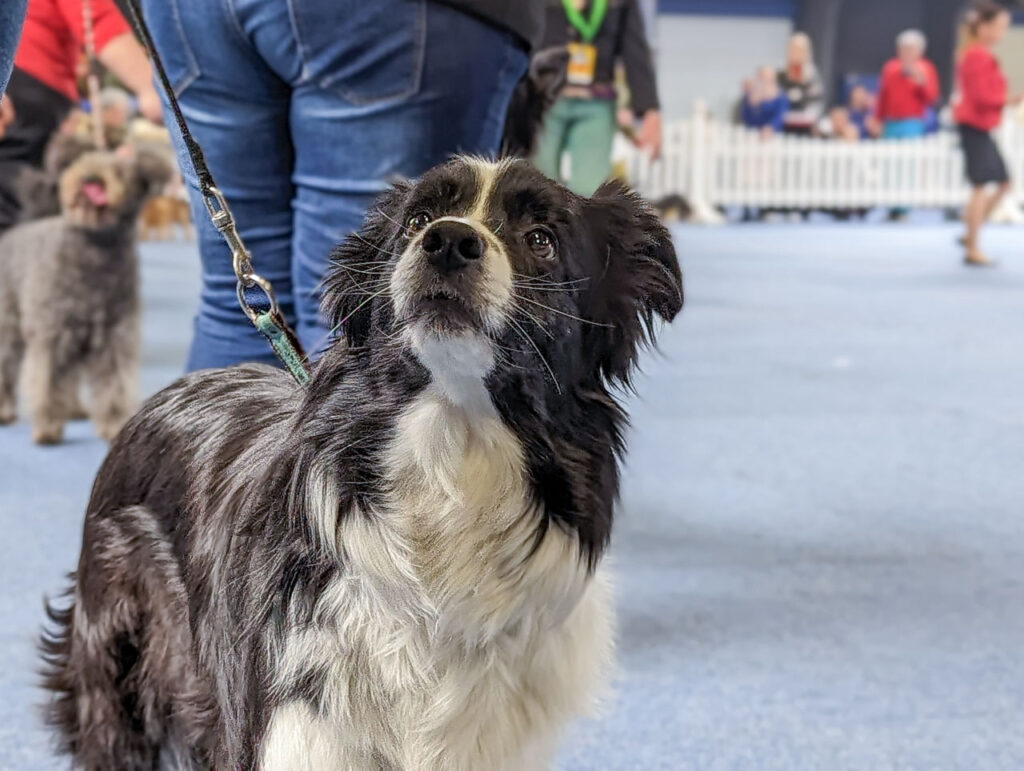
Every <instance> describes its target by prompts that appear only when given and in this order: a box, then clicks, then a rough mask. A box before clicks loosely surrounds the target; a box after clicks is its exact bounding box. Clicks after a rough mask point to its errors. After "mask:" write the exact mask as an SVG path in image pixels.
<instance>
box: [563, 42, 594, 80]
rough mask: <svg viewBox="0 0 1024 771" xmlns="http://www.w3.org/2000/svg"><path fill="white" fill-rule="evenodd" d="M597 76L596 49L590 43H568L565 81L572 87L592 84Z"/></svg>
mask: <svg viewBox="0 0 1024 771" xmlns="http://www.w3.org/2000/svg"><path fill="white" fill-rule="evenodd" d="M596 74H597V47H596V46H593V45H591V44H590V43H569V69H568V71H567V72H566V77H565V80H566V82H567V83H569V84H570V85H573V86H589V85H591V84H593V82H594V77H595V76H596Z"/></svg>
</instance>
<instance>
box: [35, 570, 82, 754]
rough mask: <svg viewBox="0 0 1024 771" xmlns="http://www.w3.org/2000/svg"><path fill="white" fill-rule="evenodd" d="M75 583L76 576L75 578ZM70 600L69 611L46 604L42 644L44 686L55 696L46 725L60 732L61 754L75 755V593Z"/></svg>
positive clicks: (47, 708) (46, 711) (69, 594)
mask: <svg viewBox="0 0 1024 771" xmlns="http://www.w3.org/2000/svg"><path fill="white" fill-rule="evenodd" d="M71 580H72V582H73V581H74V575H73V574H72V576H71ZM64 598H65V599H67V600H68V604H67V607H66V608H59V607H57V605H56V604H54V603H52V602H50V601H49V599H46V600H44V602H43V605H44V608H45V610H46V618H47V624H46V625H45V626H44V627H43V631H42V634H41V636H40V640H39V650H40V654H41V657H42V660H43V668H42V671H41V674H42V685H43V688H45V689H46V690H47V691H49V692H50V693H51V694H52V695H51V697H50V700H49V702H48V703H47V704H46V706H45V707H44V711H43V718H44V720H45V721H46V724H47V725H48V726H50V727H51V728H54V729H55V730H57V731H58V732H59V737H60V738H59V745H58V746H59V748H60V750H61V752H66V753H73V752H74V742H73V737H74V736H77V735H78V710H77V709H76V707H75V690H74V683H72V681H71V678H70V677H69V676H68V664H69V662H70V659H71V619H72V616H73V614H74V609H75V608H74V600H73V599H72V591H71V590H69V591H68V592H66V593H65V594H64Z"/></svg>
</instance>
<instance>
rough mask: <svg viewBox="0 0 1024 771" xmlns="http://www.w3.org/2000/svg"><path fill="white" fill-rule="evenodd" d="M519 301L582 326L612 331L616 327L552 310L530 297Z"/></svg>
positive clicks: (556, 309) (555, 309) (521, 298)
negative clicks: (587, 325) (586, 325)
mask: <svg viewBox="0 0 1024 771" xmlns="http://www.w3.org/2000/svg"><path fill="white" fill-rule="evenodd" d="M519 299H520V300H523V301H524V302H528V303H530V304H531V305H536V306H537V307H538V308H543V309H544V310H547V311H551V312H552V313H557V314H558V315H559V316H565V317H566V318H569V319H573V320H574V321H578V322H580V323H581V324H590V325H591V326H595V327H605V328H606V329H612V328H613V327H614V326H615V325H614V324H605V323H603V322H600V321H591V320H590V319H584V318H582V317H580V316H576V315H573V314H572V313H568V312H566V311H560V310H558V308H552V307H551V306H550V305H545V304H544V303H542V302H537V301H536V300H531V299H530V298H529V297H522V296H520V297H519Z"/></svg>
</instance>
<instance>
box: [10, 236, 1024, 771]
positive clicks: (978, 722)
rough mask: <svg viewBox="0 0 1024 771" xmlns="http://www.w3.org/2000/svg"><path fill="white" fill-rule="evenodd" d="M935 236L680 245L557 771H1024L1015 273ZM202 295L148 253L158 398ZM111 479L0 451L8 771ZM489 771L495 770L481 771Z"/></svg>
mask: <svg viewBox="0 0 1024 771" xmlns="http://www.w3.org/2000/svg"><path fill="white" fill-rule="evenodd" d="M954 233H955V231H954V230H953V229H951V228H949V227H947V226H940V225H929V226H914V225H911V226H906V227H898V226H897V227H889V226H876V225H868V226H849V227H839V226H827V225H811V226H806V227H799V226H748V227H726V228H722V229H707V230H702V229H692V228H684V229H680V230H679V231H678V233H677V242H678V244H679V247H680V250H681V252H682V255H683V260H684V264H685V269H686V274H687V294H688V307H687V310H686V311H685V312H684V315H683V317H682V318H681V320H680V321H679V322H678V323H677V324H676V325H674V326H673V327H672V328H671V329H669V330H668V331H667V333H666V334H665V335H664V337H663V345H662V351H661V354H660V355H659V356H655V355H651V356H649V357H648V358H647V359H646V362H645V370H646V374H645V375H644V377H642V378H641V379H640V381H639V383H638V388H639V393H640V395H639V397H638V398H636V399H634V400H633V406H632V409H633V415H634V426H635V427H634V430H633V432H632V435H631V454H630V457H629V466H628V471H627V474H626V478H625V491H624V496H623V504H622V507H621V510H620V515H619V519H618V521H617V531H616V534H615V547H614V550H613V551H614V553H613V559H614V562H615V565H616V572H617V574H618V576H619V581H618V584H619V606H620V613H619V619H620V635H619V637H620V644H619V661H620V672H619V675H618V677H617V678H616V685H617V688H616V694H615V697H614V699H613V700H612V701H611V703H610V704H608V706H607V709H606V711H605V713H604V715H603V716H602V717H601V718H599V719H598V720H596V721H588V722H581V723H580V724H578V725H576V726H574V728H573V730H572V732H571V735H570V736H569V737H568V740H567V741H566V743H565V746H564V750H563V752H562V755H561V758H560V762H559V768H560V769H562V771H598V770H601V771H603V770H605V769H613V770H619V769H622V770H626V769H637V770H640V769H643V770H644V771H651V770H653V769H750V770H752V771H753V770H758V771H760V770H761V769H823V770H828V771H832V770H834V769H864V770H870V771H880V770H882V769H971V770H972V771H973V770H975V769H984V770H985V771H990V770H995V769H1021V768H1024V733H1022V732H1021V730H1020V729H1021V720H1022V715H1024V655H1022V651H1024V612H1022V611H1024V472H1022V461H1024V257H1022V256H1021V254H1020V249H1019V244H1020V240H1021V238H1022V233H1021V231H1019V230H1018V231H1013V230H1008V229H1004V230H993V232H992V234H991V236H990V238H989V246H990V247H991V251H992V253H993V254H995V255H997V256H1002V257H1003V258H1004V260H1005V261H1004V263H1003V265H1002V266H1001V267H1000V268H999V269H996V270H990V271H972V270H969V269H965V268H963V267H961V266H960V265H959V264H958V262H957V253H956V252H955V250H954V248H953V246H952V240H953V237H954ZM196 273H197V267H196V265H195V261H194V257H193V256H192V253H191V249H190V248H189V247H185V246H182V245H158V246H148V247H146V248H145V249H144V275H145V282H144V283H145V287H144V293H145V307H146V322H145V356H144V372H143V382H144V387H145V390H146V392H147V393H149V392H152V391H154V390H155V389H157V388H158V387H160V386H162V385H164V384H166V383H168V382H169V381H171V380H172V379H173V378H174V377H175V376H176V374H177V373H178V371H179V369H180V367H181V364H182V360H183V358H184V350H185V345H186V343H187V338H188V333H189V318H190V315H191V312H192V308H193V305H194V298H195V296H196V281H195V275H196ZM103 452H104V447H103V445H102V444H101V443H100V442H98V441H97V440H96V439H94V438H93V435H92V432H91V429H90V428H89V426H87V425H85V424H79V425H75V426H74V427H73V428H72V429H71V431H70V437H69V442H68V443H67V444H66V445H64V446H62V447H60V448H55V449H41V448H35V447H33V446H32V445H30V444H29V441H28V434H27V429H26V426H25V424H24V423H20V424H18V425H17V426H15V427H12V428H8V429H0V480H2V483H0V533H2V537H3V539H4V540H3V550H2V552H0V555H2V559H0V576H2V581H0V644H2V650H3V653H4V660H5V661H6V665H5V666H4V667H3V668H2V669H0V695H2V698H0V768H2V769H40V770H43V769H55V768H61V767H65V764H62V763H60V762H58V761H56V760H54V759H53V757H52V756H51V754H50V752H49V749H48V747H49V744H48V740H47V738H46V736H45V734H44V733H43V732H42V730H41V728H40V727H39V725H38V720H37V705H38V703H39V701H40V695H39V693H38V692H37V691H36V690H35V689H34V686H33V682H34V678H35V674H34V670H35V667H36V664H35V660H34V654H33V652H32V649H31V646H32V642H33V638H34V637H35V635H36V633H37V629H38V626H39V624H40V620H41V596H42V595H43V593H44V592H49V593H53V592H56V591H58V590H59V589H60V588H61V586H62V574H63V573H64V572H65V571H67V570H68V569H70V568H71V567H73V565H74V561H75V558H76V555H77V551H78V539H79V527H80V519H81V515H82V511H83V508H84V505H85V501H86V498H87V496H88V492H89V485H90V483H91V479H92V476H93V474H94V472H95V470H96V467H97V465H98V464H99V462H100V460H101V458H102V456H103ZM482 771H486V770H482Z"/></svg>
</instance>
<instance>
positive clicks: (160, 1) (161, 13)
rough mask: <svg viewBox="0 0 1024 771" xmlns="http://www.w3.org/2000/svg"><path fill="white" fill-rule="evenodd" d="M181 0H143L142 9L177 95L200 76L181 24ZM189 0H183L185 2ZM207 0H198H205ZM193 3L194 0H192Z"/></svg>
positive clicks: (200, 0)
mask: <svg viewBox="0 0 1024 771" xmlns="http://www.w3.org/2000/svg"><path fill="white" fill-rule="evenodd" d="M181 1H182V0H145V3H144V6H143V8H144V12H145V20H146V24H147V25H148V26H149V30H150V32H151V33H152V35H153V41H154V42H155V43H156V47H157V51H158V52H159V54H160V61H162V62H163V65H164V69H165V70H166V71H167V78H168V79H169V80H170V81H171V87H172V88H173V89H174V95H175V96H178V97H180V96H181V95H182V94H183V93H184V92H185V89H187V88H188V87H189V86H190V85H192V83H194V82H195V80H196V78H198V77H199V74H200V72H199V64H198V63H197V62H196V57H195V54H193V53H192V48H191V47H190V46H189V43H188V38H187V37H185V27H184V25H183V24H182V23H181V15H182V14H181V7H180V5H179V4H180V3H181ZM187 1H188V0H186V2H187ZM206 1H207V0H199V2H206ZM192 2H196V0H192Z"/></svg>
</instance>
